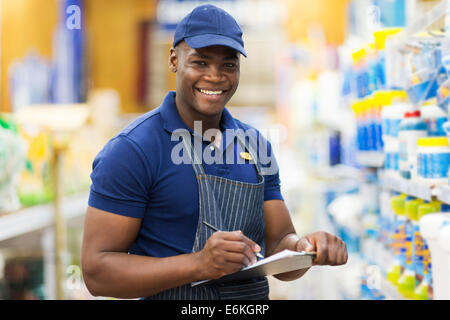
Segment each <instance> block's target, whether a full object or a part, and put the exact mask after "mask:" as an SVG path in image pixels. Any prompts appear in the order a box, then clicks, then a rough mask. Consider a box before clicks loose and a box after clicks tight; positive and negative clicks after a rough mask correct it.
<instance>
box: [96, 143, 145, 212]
mask: <svg viewBox="0 0 450 320" xmlns="http://www.w3.org/2000/svg"><path fill="white" fill-rule="evenodd" d="M148 166H149V164H148V163H147V161H146V157H145V155H144V153H143V151H142V149H141V148H139V146H138V145H137V144H136V143H135V142H134V141H132V140H131V139H130V138H128V137H127V136H125V135H119V136H117V137H115V138H113V139H112V140H110V141H109V142H108V143H107V144H106V145H105V147H104V148H103V149H102V150H101V151H100V152H99V154H98V155H97V156H96V157H95V159H94V162H93V165H92V173H91V181H92V184H91V188H90V194H89V201H88V204H89V205H90V206H91V207H94V208H97V209H100V210H104V211H108V212H112V213H116V214H120V215H124V216H129V217H134V218H142V217H143V216H144V213H145V210H146V207H147V203H148V195H149V190H150V186H151V176H150V170H149V169H148Z"/></svg>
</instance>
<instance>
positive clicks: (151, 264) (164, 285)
mask: <svg viewBox="0 0 450 320" xmlns="http://www.w3.org/2000/svg"><path fill="white" fill-rule="evenodd" d="M83 275H84V278H85V279H84V280H85V283H86V285H87V287H88V289H89V291H90V292H91V293H92V294H93V295H95V296H108V297H116V298H122V299H133V298H140V297H146V296H151V295H153V294H156V293H158V292H161V291H163V290H167V289H169V288H173V287H178V286H180V285H183V284H187V283H190V282H193V281H197V280H201V279H200V277H201V274H200V272H199V267H198V264H197V263H196V255H195V254H183V255H179V256H174V257H167V258H154V257H148V256H139V255H132V254H127V253H120V252H103V253H99V254H97V255H96V261H95V263H91V264H90V267H89V268H83Z"/></svg>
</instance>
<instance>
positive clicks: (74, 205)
mask: <svg viewBox="0 0 450 320" xmlns="http://www.w3.org/2000/svg"><path fill="white" fill-rule="evenodd" d="M88 195H89V194H88V193H87V192H86V193H80V194H76V195H73V196H68V197H65V198H63V200H62V208H61V210H62V215H63V217H64V219H66V220H69V219H73V218H76V217H79V216H82V215H84V214H85V213H86V209H87V202H88ZM53 221H54V220H53V205H52V204H51V203H49V204H44V205H37V206H34V207H30V208H24V209H21V210H18V211H15V212H12V213H8V214H4V215H0V241H4V240H7V239H11V238H14V237H17V236H20V235H22V234H25V233H28V232H32V231H36V230H40V229H43V228H45V227H49V226H51V225H52V224H53Z"/></svg>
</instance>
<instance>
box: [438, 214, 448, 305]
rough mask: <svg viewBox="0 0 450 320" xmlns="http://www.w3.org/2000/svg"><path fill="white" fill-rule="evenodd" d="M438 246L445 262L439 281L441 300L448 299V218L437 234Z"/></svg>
mask: <svg viewBox="0 0 450 320" xmlns="http://www.w3.org/2000/svg"><path fill="white" fill-rule="evenodd" d="M439 244H440V246H441V248H442V249H443V251H444V258H443V260H444V262H445V267H444V268H445V270H447V272H446V274H445V275H444V276H443V277H442V280H441V282H442V283H441V288H442V289H443V292H442V295H441V296H442V299H447V300H449V299H450V274H449V273H448V270H450V217H448V219H447V220H446V221H445V222H444V223H443V224H442V227H441V230H440V232H439Z"/></svg>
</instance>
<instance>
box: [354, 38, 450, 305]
mask: <svg viewBox="0 0 450 320" xmlns="http://www.w3.org/2000/svg"><path fill="white" fill-rule="evenodd" d="M399 31H400V30H399V29H390V30H382V31H378V32H376V33H375V34H374V39H375V44H372V45H368V46H366V48H364V49H361V50H358V51H356V52H355V53H354V54H353V62H354V65H353V70H354V71H353V75H354V79H353V82H354V83H355V98H356V99H355V100H354V102H353V103H352V109H353V111H354V114H355V118H356V123H357V148H358V151H359V152H360V153H365V152H378V153H382V159H383V160H384V161H383V162H382V163H379V164H378V165H377V166H376V167H377V169H380V170H377V171H378V180H379V182H378V183H377V184H378V185H379V184H382V185H383V186H384V187H385V188H383V190H382V191H381V192H380V193H379V194H375V197H377V201H379V202H380V210H379V212H378V216H377V217H376V218H375V219H372V220H371V221H372V223H371V224H370V225H367V224H366V225H365V226H366V232H367V238H366V240H365V242H366V243H367V242H369V243H370V242H374V243H376V244H375V245H372V246H364V245H363V255H365V256H366V260H367V261H368V263H370V264H375V265H377V266H378V267H379V268H380V269H381V271H382V274H383V277H384V278H385V279H387V280H388V283H391V284H393V285H395V286H396V289H397V291H398V293H399V294H400V295H401V296H402V297H404V298H407V299H433V298H434V299H449V298H450V295H449V291H448V289H446V288H448V283H449V282H450V276H449V275H448V273H447V274H446V273H445V272H443V270H445V269H444V268H447V270H448V268H449V265H448V256H449V252H450V251H449V250H448V238H449V234H448V230H449V228H448V227H447V228H446V226H447V224H449V221H450V219H449V218H448V217H449V216H450V215H449V214H448V213H447V212H450V209H449V205H448V203H447V202H448V201H444V199H442V198H439V197H437V196H438V194H439V193H438V192H434V190H440V188H444V189H445V188H446V186H448V184H449V174H448V171H449V166H450V147H449V140H448V137H447V135H448V133H449V128H450V122H449V121H448V112H449V109H448V107H449V93H450V90H449V88H450V85H449V82H450V81H449V74H450V73H449V72H448V71H449V70H448V61H449V60H448V57H450V55H449V54H448V53H449V52H450V50H448V49H447V47H449V46H448V44H446V41H447V40H446V39H447V38H444V37H443V38H437V37H433V36H430V35H427V36H426V37H423V36H421V37H419V38H415V39H413V40H415V41H411V42H410V43H408V44H407V45H402V47H401V52H402V56H401V58H402V61H403V66H402V68H401V71H399V70H400V69H399V68H398V65H400V63H399V61H397V63H396V60H395V55H394V54H392V55H391V53H392V52H395V50H398V49H394V50H390V51H389V52H388V54H386V53H385V52H384V50H383V49H384V48H386V44H387V43H389V47H390V48H391V47H392V46H393V45H394V44H395V40H396V36H395V34H396V33H397V32H399ZM373 49H374V50H373ZM374 52H375V53H374ZM393 64H397V68H396V69H395V71H396V72H397V74H394V75H392V72H393V69H390V70H387V69H386V65H391V66H392V65H393ZM398 73H401V74H398ZM391 75H392V76H393V77H395V78H396V79H395V81H390V79H389V76H391ZM398 79H400V81H399V80H398ZM394 83H395V84H396V85H392V84H394ZM362 165H363V166H364V165H367V166H371V165H368V164H367V163H366V164H365V163H362ZM380 182H383V183H380ZM418 190H419V191H418ZM420 190H422V191H420ZM423 190H425V191H427V192H424V191H423ZM438 198H439V199H438ZM437 200H440V201H437ZM445 240H447V242H445ZM374 247H375V249H374ZM380 257H383V258H382V259H380ZM444 284H446V285H444ZM379 293H380V294H381V295H382V294H383V292H382V290H380V292H379ZM374 296H375V297H376V296H377V294H375V295H374Z"/></svg>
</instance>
